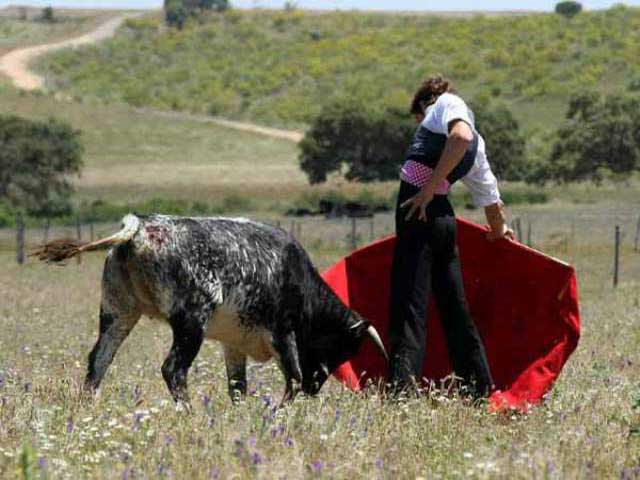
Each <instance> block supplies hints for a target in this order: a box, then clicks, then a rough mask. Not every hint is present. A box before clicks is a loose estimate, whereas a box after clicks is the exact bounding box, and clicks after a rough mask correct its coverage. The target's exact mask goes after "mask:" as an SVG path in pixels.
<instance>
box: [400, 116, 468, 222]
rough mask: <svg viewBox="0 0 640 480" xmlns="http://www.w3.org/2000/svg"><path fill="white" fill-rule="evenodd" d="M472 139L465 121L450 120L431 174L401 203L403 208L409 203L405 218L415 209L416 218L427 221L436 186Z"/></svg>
mask: <svg viewBox="0 0 640 480" xmlns="http://www.w3.org/2000/svg"><path fill="white" fill-rule="evenodd" d="M472 141H473V131H472V130H471V127H470V126H469V125H468V124H467V123H466V122H464V121H462V120H457V121H454V122H452V124H451V128H450V131H449V136H448V138H447V142H446V143H445V146H444V150H443V151H442V156H441V157H440V160H439V161H438V164H437V165H436V168H435V170H434V171H433V175H432V176H431V178H430V179H429V181H428V182H427V183H426V184H425V185H424V186H423V187H422V188H421V189H420V191H419V192H418V193H417V194H416V195H414V196H413V197H411V198H410V199H409V200H407V201H406V202H404V203H403V204H402V205H401V206H402V207H403V208H404V207H406V206H409V205H411V208H410V209H409V212H408V213H407V216H406V219H407V220H408V219H410V218H411V217H412V216H413V215H414V214H415V213H416V211H419V214H418V219H419V220H422V221H425V222H426V221H427V213H426V208H427V205H428V204H429V202H430V201H431V200H433V196H434V195H435V191H436V187H437V186H438V185H439V184H440V183H441V182H443V181H444V180H445V179H446V178H447V176H448V175H449V174H450V173H451V171H452V170H453V169H454V168H456V166H457V165H458V163H460V161H461V160H462V157H463V156H464V153H465V152H466V151H467V148H468V147H469V144H470V143H471V142H472Z"/></svg>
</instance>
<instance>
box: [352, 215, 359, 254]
mask: <svg viewBox="0 0 640 480" xmlns="http://www.w3.org/2000/svg"><path fill="white" fill-rule="evenodd" d="M356 248H358V242H357V241H356V217H351V251H353V250H355V249H356Z"/></svg>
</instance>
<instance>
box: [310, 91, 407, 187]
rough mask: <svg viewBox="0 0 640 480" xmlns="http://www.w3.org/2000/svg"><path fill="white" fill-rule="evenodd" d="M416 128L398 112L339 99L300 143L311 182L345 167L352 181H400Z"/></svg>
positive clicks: (321, 114) (347, 175) (313, 123)
mask: <svg viewBox="0 0 640 480" xmlns="http://www.w3.org/2000/svg"><path fill="white" fill-rule="evenodd" d="M414 129H415V124H414V123H413V121H412V119H411V117H410V116H409V115H408V114H407V113H405V112H401V111H400V110H399V109H397V108H389V107H386V108H385V107H382V106H372V104H371V103H370V102H366V101H362V100H358V99H356V98H353V97H347V98H344V97H342V98H338V99H335V100H334V101H332V102H329V103H328V104H326V105H325V106H324V107H323V108H322V111H321V112H320V114H319V115H318V116H317V117H316V118H315V119H314V120H313V122H312V124H311V128H310V129H309V130H308V131H307V133H306V134H305V136H304V138H303V140H302V142H301V143H300V157H299V158H300V167H301V168H302V170H303V171H304V172H305V173H306V174H307V177H308V179H309V182H310V183H320V182H324V181H326V179H327V175H328V174H329V173H332V172H336V171H340V170H341V169H342V168H343V167H346V172H345V174H344V176H345V178H346V179H347V180H358V181H364V182H367V181H373V180H388V179H395V178H397V177H398V169H399V167H400V164H401V163H402V161H403V160H404V154H405V151H406V148H407V145H408V142H409V141H410V140H411V135H412V133H413V130H414Z"/></svg>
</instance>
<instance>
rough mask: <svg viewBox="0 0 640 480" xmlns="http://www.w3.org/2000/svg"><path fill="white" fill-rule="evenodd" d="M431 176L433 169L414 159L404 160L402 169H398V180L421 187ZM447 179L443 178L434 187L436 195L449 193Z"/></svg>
mask: <svg viewBox="0 0 640 480" xmlns="http://www.w3.org/2000/svg"><path fill="white" fill-rule="evenodd" d="M432 176H433V169H432V168H429V167H427V166H426V165H423V164H421V163H418V162H416V161H414V160H407V161H406V162H404V165H403V166H402V169H401V170H400V180H402V181H404V182H407V183H410V184H411V185H413V186H415V187H418V188H422V187H424V186H425V184H426V183H427V182H428V181H429V179H430V178H431V177H432ZM450 186H451V185H450V184H449V181H448V180H446V179H445V180H443V181H442V182H440V183H439V184H438V186H437V187H436V195H447V194H448V193H449V187H450Z"/></svg>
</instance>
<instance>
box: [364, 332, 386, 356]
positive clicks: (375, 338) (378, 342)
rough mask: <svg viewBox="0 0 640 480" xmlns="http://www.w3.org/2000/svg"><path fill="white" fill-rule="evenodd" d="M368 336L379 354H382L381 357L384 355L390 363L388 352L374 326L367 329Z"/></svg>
mask: <svg viewBox="0 0 640 480" xmlns="http://www.w3.org/2000/svg"><path fill="white" fill-rule="evenodd" d="M367 335H369V338H371V341H372V342H373V343H374V345H375V346H376V348H377V349H378V352H380V355H382V356H383V357H384V359H385V360H386V361H387V362H388V361H389V355H387V351H386V350H385V349H384V345H383V344H382V339H381V338H380V335H378V331H377V330H376V329H375V327H374V326H373V325H369V327H367Z"/></svg>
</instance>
